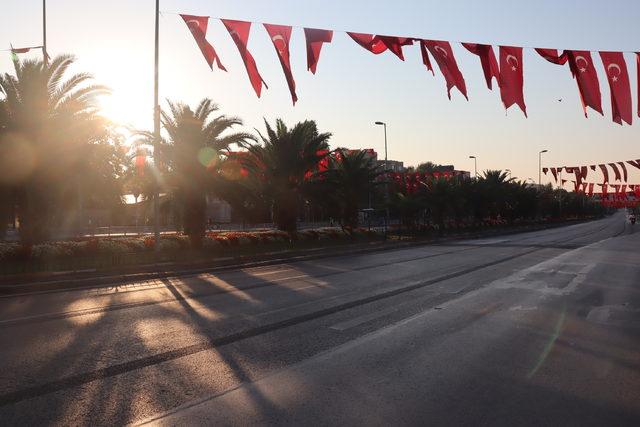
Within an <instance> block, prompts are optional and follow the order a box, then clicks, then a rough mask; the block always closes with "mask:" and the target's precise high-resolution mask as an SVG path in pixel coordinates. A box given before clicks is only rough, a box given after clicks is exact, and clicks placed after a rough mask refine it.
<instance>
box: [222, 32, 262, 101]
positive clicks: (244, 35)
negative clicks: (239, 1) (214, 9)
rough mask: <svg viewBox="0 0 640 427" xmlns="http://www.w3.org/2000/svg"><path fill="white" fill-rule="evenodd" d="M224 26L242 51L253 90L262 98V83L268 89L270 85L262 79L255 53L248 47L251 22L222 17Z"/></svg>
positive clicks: (241, 54)
mask: <svg viewBox="0 0 640 427" xmlns="http://www.w3.org/2000/svg"><path fill="white" fill-rule="evenodd" d="M221 21H222V23H223V24H224V26H225V27H226V28H227V31H229V35H231V38H232V39H233V42H234V43H235V44H236V46H237V48H238V52H240V56H241V57H242V61H243V62H244V66H245V67H246V69H247V74H248V75H249V80H250V81H251V86H253V90H255V91H256V95H258V98H260V92H262V84H263V83H264V87H266V88H267V89H268V88H269V86H267V84H266V83H265V81H264V80H263V79H262V76H261V75H260V73H259V72H258V67H257V66H256V61H255V60H254V59H253V55H251V53H250V52H249V50H248V49H247V42H248V41H249V31H250V30H251V22H245V21H232V20H230V19H221Z"/></svg>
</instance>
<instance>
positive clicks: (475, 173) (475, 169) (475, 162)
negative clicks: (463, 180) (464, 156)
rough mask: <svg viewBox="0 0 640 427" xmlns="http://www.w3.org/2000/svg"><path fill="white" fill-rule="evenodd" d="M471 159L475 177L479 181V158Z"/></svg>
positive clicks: (473, 157)
mask: <svg viewBox="0 0 640 427" xmlns="http://www.w3.org/2000/svg"><path fill="white" fill-rule="evenodd" d="M469 158H470V159H473V168H474V176H475V178H476V179H478V158H477V157H476V156H469Z"/></svg>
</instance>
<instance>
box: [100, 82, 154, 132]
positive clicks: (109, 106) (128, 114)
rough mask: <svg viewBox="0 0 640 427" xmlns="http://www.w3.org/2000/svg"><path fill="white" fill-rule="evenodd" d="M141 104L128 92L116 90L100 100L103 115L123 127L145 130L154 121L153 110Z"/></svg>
mask: <svg viewBox="0 0 640 427" xmlns="http://www.w3.org/2000/svg"><path fill="white" fill-rule="evenodd" d="M145 104H146V103H144V104H143V103H142V102H140V99H136V98H134V97H132V96H131V95H130V92H129V93H128V92H127V91H122V90H121V91H116V90H114V91H113V92H112V93H111V95H107V96H103V97H101V98H100V110H101V114H102V115H103V116H104V117H106V118H107V119H109V120H112V121H114V122H116V123H118V124H120V125H123V126H131V127H133V128H136V129H144V128H145V127H147V126H149V125H148V124H149V123H151V122H152V121H153V114H152V108H151V107H150V106H149V105H145Z"/></svg>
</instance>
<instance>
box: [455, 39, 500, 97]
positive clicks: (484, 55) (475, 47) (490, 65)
mask: <svg viewBox="0 0 640 427" xmlns="http://www.w3.org/2000/svg"><path fill="white" fill-rule="evenodd" d="M462 46H464V47H465V48H466V49H467V50H468V51H469V52H471V53H473V54H474V55H478V56H479V57H480V65H481V66H482V72H483V73H484V79H485V81H486V82H487V87H488V88H489V90H491V89H492V87H491V80H493V79H494V78H495V79H496V82H498V84H499V83H500V68H499V67H498V61H497V60H496V55H495V53H493V47H492V46H491V45H487V44H478V43H462Z"/></svg>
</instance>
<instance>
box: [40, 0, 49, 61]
mask: <svg viewBox="0 0 640 427" xmlns="http://www.w3.org/2000/svg"><path fill="white" fill-rule="evenodd" d="M42 56H43V61H44V65H45V66H46V65H47V63H48V62H49V59H48V55H47V0H42Z"/></svg>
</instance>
